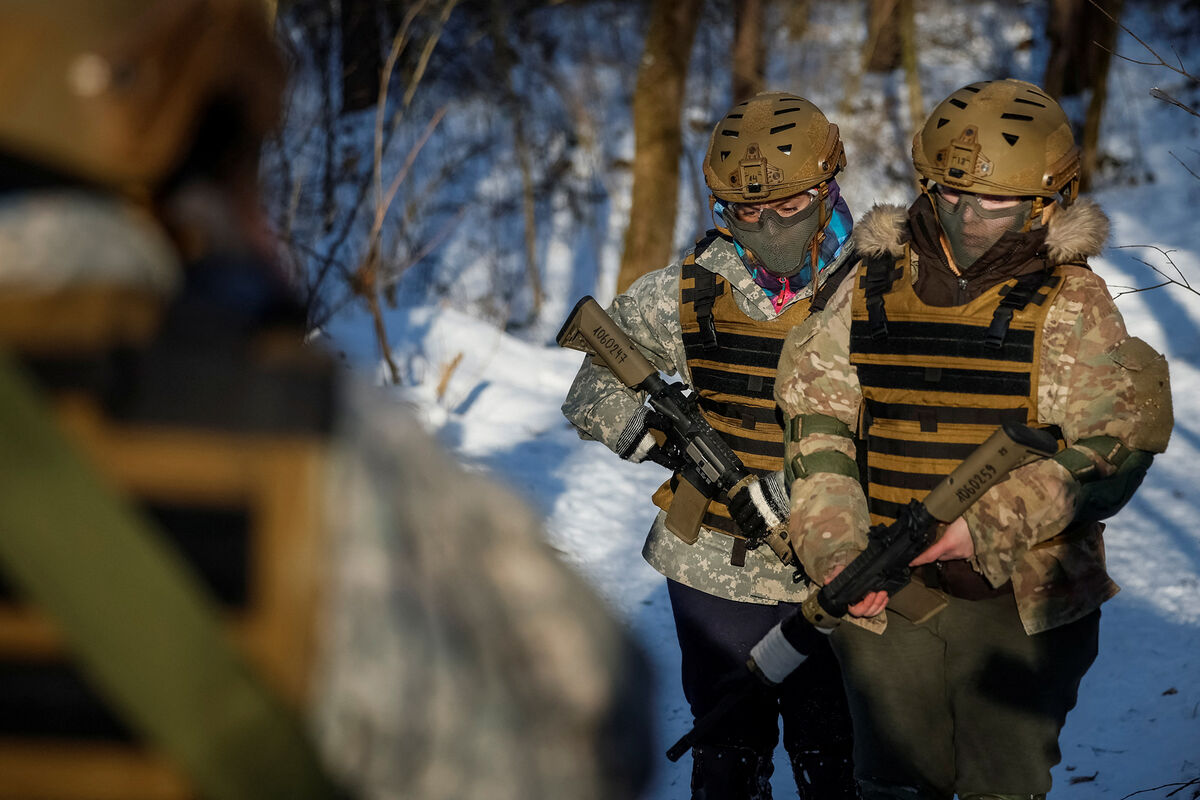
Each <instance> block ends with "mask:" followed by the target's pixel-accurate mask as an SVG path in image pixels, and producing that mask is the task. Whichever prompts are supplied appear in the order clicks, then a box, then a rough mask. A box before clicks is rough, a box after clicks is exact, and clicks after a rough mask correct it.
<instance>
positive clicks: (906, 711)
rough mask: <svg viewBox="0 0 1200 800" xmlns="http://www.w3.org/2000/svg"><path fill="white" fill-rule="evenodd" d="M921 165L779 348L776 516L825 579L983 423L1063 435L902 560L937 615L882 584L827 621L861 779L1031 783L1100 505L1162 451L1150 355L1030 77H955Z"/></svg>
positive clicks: (898, 792) (1091, 617)
mask: <svg viewBox="0 0 1200 800" xmlns="http://www.w3.org/2000/svg"><path fill="white" fill-rule="evenodd" d="M913 162H914V165H915V166H916V169H917V172H918V173H920V175H921V176H922V177H921V181H920V186H921V194H920V196H919V197H918V198H917V200H916V202H914V203H913V205H912V206H911V208H909V209H908V210H907V212H906V211H905V210H904V209H902V208H898V207H889V206H882V207H878V208H876V209H873V210H872V211H871V212H870V213H869V214H868V215H867V216H866V217H864V219H863V220H862V222H861V223H860V225H859V228H858V234H857V236H858V238H857V243H858V246H859V248H860V254H862V256H864V259H863V261H862V264H861V266H860V267H859V270H858V274H857V276H856V278H855V280H853V281H848V282H847V283H846V284H844V286H843V287H842V289H841V290H840V291H839V292H838V293H837V294H836V295H835V296H834V297H833V299H832V300H831V301H830V303H829V306H828V308H827V310H826V318H825V319H823V320H820V321H815V320H814V321H810V323H809V324H806V325H804V326H802V327H800V328H797V329H796V330H795V331H793V333H792V334H791V335H790V336H789V338H788V342H787V344H786V345H785V346H784V352H783V356H782V358H781V360H780V365H779V380H778V383H777V384H776V385H777V392H776V397H777V399H778V401H779V405H780V407H781V408H782V409H783V411H784V413H785V414H786V415H787V416H788V417H789V418H790V419H793V420H796V423H794V429H796V430H798V431H800V433H801V435H800V436H799V437H797V439H798V440H797V441H792V442H789V444H788V458H789V463H790V464H791V465H792V471H793V474H794V475H796V476H797V479H796V481H795V482H794V483H793V484H792V485H791V492H792V504H793V506H792V507H793V509H794V511H793V516H792V528H791V529H792V532H793V534H794V536H795V537H796V538H797V539H798V540H799V541H798V545H797V547H798V549H799V551H800V555H801V560H802V561H803V563H804V564H805V566H806V567H807V568H808V569H809V571H810V574H812V575H814V576H820V577H821V578H822V579H823V580H825V581H826V582H828V580H829V579H831V578H832V577H833V576H834V575H836V574H837V573H838V572H839V571H840V570H841V569H842V568H843V567H844V566H845V565H846V564H847V563H849V562H850V560H851V559H852V558H853V557H854V556H855V555H856V554H857V553H858V552H859V551H861V550H862V548H863V547H864V544H865V541H866V538H865V537H866V532H867V528H868V526H869V525H870V524H872V523H879V522H890V521H892V520H894V519H895V518H896V517H897V515H898V514H899V511H900V509H901V508H902V507H903V506H904V505H906V504H907V503H908V502H909V501H910V500H913V499H921V498H923V497H924V496H925V495H926V494H927V493H928V492H929V490H930V489H931V488H932V487H933V486H934V485H935V484H936V483H937V482H938V481H939V480H940V478H941V477H942V476H944V475H946V474H948V473H949V472H950V471H951V469H952V468H953V467H954V466H956V464H957V463H958V462H959V461H960V460H961V459H962V458H963V457H964V456H965V455H966V454H967V453H968V452H969V451H970V450H971V448H972V447H974V446H975V445H977V444H978V443H980V442H982V441H983V440H984V439H985V438H987V436H988V435H989V434H990V433H991V432H992V431H993V430H995V428H996V427H997V426H998V425H1000V424H1002V423H1005V422H1013V423H1023V424H1029V425H1034V426H1040V427H1044V428H1048V429H1049V430H1050V431H1052V432H1053V433H1055V434H1056V435H1057V436H1058V437H1059V439H1060V441H1061V448H1062V449H1061V450H1060V452H1059V453H1058V454H1057V455H1056V456H1054V457H1053V458H1052V459H1046V460H1043V461H1040V462H1035V463H1033V464H1029V465H1026V466H1024V467H1022V468H1020V469H1017V470H1015V471H1014V472H1013V473H1012V474H1011V475H1010V477H1009V478H1008V479H1007V480H1005V481H1003V482H1002V483H1000V484H997V485H996V486H995V487H994V488H992V489H991V490H990V491H988V493H987V494H985V495H984V496H983V498H982V499H981V500H980V501H979V502H977V503H976V504H975V505H973V506H972V507H971V509H970V510H969V511H968V512H967V513H966V514H964V515H963V517H960V518H959V519H958V520H955V521H954V522H953V523H951V524H950V525H948V526H946V528H945V530H944V532H943V534H942V536H941V538H940V539H939V540H938V541H937V542H936V543H935V544H934V545H933V546H931V547H930V548H929V549H928V550H926V552H925V553H923V554H921V555H920V556H919V557H918V558H917V559H916V560H914V562H913V564H914V565H918V569H917V570H916V573H917V576H918V577H919V578H920V579H921V580H923V581H924V583H925V584H926V585H927V586H929V587H931V588H934V589H937V590H940V591H941V592H943V593H944V594H945V595H946V598H945V599H946V602H947V604H948V605H946V607H945V608H944V609H943V610H942V611H941V612H940V613H937V614H935V615H934V616H932V617H931V618H929V619H928V620H927V621H924V622H919V623H914V622H912V621H910V620H909V619H906V618H905V616H904V615H903V610H902V609H897V608H894V607H893V606H892V605H888V606H887V608H886V612H885V613H882V614H881V613H880V612H882V611H884V607H885V604H887V603H888V600H889V598H888V597H887V595H886V594H882V593H874V594H872V595H868V596H867V597H866V598H864V599H863V600H862V601H861V602H860V603H858V604H857V605H856V606H853V607H851V614H853V615H857V616H858V617H859V619H860V623H862V624H859V625H841V626H839V627H838V628H837V630H836V631H835V632H834V633H833V640H834V647H835V649H836V650H837V652H838V657H839V659H840V660H841V663H842V668H843V671H844V674H845V677H846V685H847V692H848V694H849V699H850V706H851V711H852V713H853V716H854V730H855V754H854V755H855V764H856V774H857V776H858V778H859V780H860V783H861V786H862V788H863V795H864V797H866V798H871V799H872V800H880V799H882V798H904V799H905V800H919V799H921V798H926V799H928V800H933V799H935V798H936V799H937V800H948V799H949V798H950V797H951V796H953V795H954V794H956V793H957V795H958V796H959V797H960V798H962V799H963V800H968V799H970V800H984V798H987V800H1008V799H1013V800H1015V799H1016V798H1044V797H1045V796H1046V793H1047V792H1048V791H1049V789H1050V769H1051V767H1053V766H1054V765H1055V764H1056V763H1058V761H1059V760H1060V758H1061V755H1060V752H1059V748H1058V734H1059V731H1060V730H1061V728H1062V725H1063V722H1064V720H1065V719H1066V715H1067V712H1068V711H1069V710H1070V709H1071V708H1072V707H1073V706H1074V705H1075V700H1076V696H1077V692H1078V688H1079V682H1080V680H1081V679H1082V678H1083V675H1084V673H1085V672H1086V671H1087V670H1088V668H1089V667H1090V666H1091V663H1092V661H1093V659H1094V658H1095V656H1096V647H1097V633H1098V626H1099V621H1100V610H1099V607H1100V604H1101V603H1103V602H1104V601H1105V600H1107V599H1109V598H1110V597H1112V596H1113V595H1114V594H1115V593H1116V592H1117V586H1116V585H1115V584H1114V583H1113V582H1112V580H1110V579H1109V577H1108V574H1107V573H1106V571H1105V564H1104V544H1103V540H1102V538H1101V531H1102V529H1103V525H1101V524H1100V522H1099V521H1100V520H1101V519H1104V518H1105V517H1108V516H1111V515H1112V514H1114V513H1116V511H1117V510H1118V509H1119V508H1120V507H1121V506H1122V505H1123V504H1124V503H1125V502H1126V501H1128V500H1129V498H1130V496H1131V495H1132V494H1133V492H1134V490H1135V489H1136V488H1137V487H1138V485H1139V484H1140V483H1141V481H1142V478H1143V477H1144V475H1145V473H1146V470H1147V468H1148V467H1149V464H1150V461H1151V458H1152V454H1154V453H1159V452H1162V451H1163V450H1164V449H1165V448H1166V445H1167V439H1168V437H1169V435H1170V431H1171V425H1172V416H1171V400H1170V392H1169V389H1168V382H1167V366H1166V362H1165V361H1164V359H1163V357H1162V356H1161V355H1159V354H1158V353H1156V352H1155V351H1154V350H1153V349H1151V348H1150V346H1149V345H1147V344H1146V343H1145V342H1143V341H1142V340H1140V339H1137V338H1133V337H1131V336H1130V335H1129V334H1128V332H1127V331H1126V329H1125V324H1124V322H1123V321H1122V319H1121V315H1120V313H1119V312H1118V311H1117V309H1116V307H1115V306H1114V304H1113V301H1112V299H1111V297H1110V296H1109V293H1108V290H1107V287H1106V286H1105V283H1104V281H1103V280H1102V279H1101V278H1100V277H1099V276H1097V275H1096V274H1095V273H1093V272H1092V271H1091V269H1089V267H1088V265H1087V258H1088V257H1090V256H1095V255H1098V254H1099V253H1100V251H1101V248H1102V247H1103V245H1104V241H1105V239H1106V238H1107V236H1108V228H1109V225H1108V220H1107V219H1106V218H1105V216H1104V215H1103V214H1102V213H1101V211H1100V209H1099V208H1098V207H1096V206H1095V205H1094V204H1092V203H1090V202H1087V201H1081V202H1074V201H1075V190H1076V185H1077V182H1078V172H1079V149H1078V148H1077V147H1076V146H1075V142H1074V140H1073V138H1072V135H1071V129H1070V126H1069V124H1068V122H1067V118H1066V116H1065V115H1064V114H1063V112H1062V110H1061V109H1060V108H1059V106H1058V105H1057V104H1056V103H1055V102H1054V100H1052V99H1050V98H1049V97H1047V96H1046V94H1045V93H1044V92H1042V91H1041V90H1040V89H1038V87H1036V86H1034V85H1032V84H1029V83H1024V82H1021V81H1016V80H1011V79H1009V80H1001V81H988V82H983V83H975V84H972V85H970V86H966V87H964V88H962V89H960V90H958V91H956V92H954V93H953V94H952V95H950V97H948V98H947V99H946V100H945V101H944V102H942V103H941V104H940V105H939V106H938V107H937V108H936V109H934V111H933V113H932V114H931V115H930V117H929V120H928V121H927V122H926V123H925V126H924V127H923V128H922V129H921V131H920V132H919V133H918V134H917V136H916V138H915V140H914V142H913ZM856 458H857V463H856ZM864 465H865V469H864V468H863V467H864ZM860 481H861V483H860ZM864 487H865V490H866V491H865V496H864ZM870 617H874V619H870V620H868V619H867V618H870ZM866 623H870V625H867V624H866ZM868 627H870V628H871V629H868ZM880 630H882V633H880Z"/></svg>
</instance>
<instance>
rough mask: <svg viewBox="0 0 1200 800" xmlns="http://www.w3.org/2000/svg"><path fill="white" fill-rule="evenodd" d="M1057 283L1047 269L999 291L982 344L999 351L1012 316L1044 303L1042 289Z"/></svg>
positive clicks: (1026, 276) (1052, 273)
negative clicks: (998, 297) (1028, 307)
mask: <svg viewBox="0 0 1200 800" xmlns="http://www.w3.org/2000/svg"><path fill="white" fill-rule="evenodd" d="M1058 281H1059V277H1058V276H1057V275H1055V274H1054V270H1052V269H1048V270H1042V271H1041V272H1032V273H1030V274H1028V275H1022V276H1021V277H1020V278H1018V279H1017V282H1016V283H1014V284H1013V285H1011V286H1008V287H1006V288H1004V289H1001V290H1000V294H1001V295H1002V296H1001V298H1000V305H998V306H996V311H995V313H994V314H992V324H991V325H989V326H988V331H987V335H986V337H985V338H984V344H985V345H986V346H987V347H990V348H992V349H995V350H999V349H1000V347H1001V345H1003V344H1004V337H1005V336H1006V335H1008V326H1009V325H1011V324H1012V318H1013V314H1015V313H1016V312H1018V311H1021V310H1022V309H1024V308H1025V306H1027V305H1029V304H1030V303H1037V304H1038V305H1041V304H1042V303H1044V302H1045V301H1046V295H1045V294H1041V293H1040V292H1041V290H1042V288H1043V287H1047V286H1049V287H1053V286H1056V285H1057V284H1058Z"/></svg>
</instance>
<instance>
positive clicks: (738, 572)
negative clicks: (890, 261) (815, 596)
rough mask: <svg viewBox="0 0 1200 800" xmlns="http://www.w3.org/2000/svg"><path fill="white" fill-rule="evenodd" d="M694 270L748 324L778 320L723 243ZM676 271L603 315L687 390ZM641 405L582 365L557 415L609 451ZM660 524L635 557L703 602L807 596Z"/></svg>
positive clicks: (723, 546) (660, 273)
mask: <svg viewBox="0 0 1200 800" xmlns="http://www.w3.org/2000/svg"><path fill="white" fill-rule="evenodd" d="M696 263H697V264H698V265H700V266H701V267H703V268H704V269H707V270H709V271H710V272H714V273H716V274H718V275H720V276H722V277H723V278H725V280H727V281H728V282H729V284H730V286H731V287H732V290H733V293H734V298H735V300H736V302H737V306H738V308H739V309H740V310H741V311H742V312H743V313H745V314H746V316H747V317H749V318H750V319H752V320H756V321H761V322H769V321H770V320H773V319H775V317H777V316H778V315H779V314H778V312H776V310H775V308H774V306H773V304H772V302H771V299H770V298H769V297H768V296H767V294H766V292H764V291H763V289H762V287H760V286H758V285H757V284H756V283H754V281H753V280H751V277H750V273H749V272H748V271H747V269H746V267H745V265H744V264H743V263H742V260H741V258H740V257H739V256H738V253H737V251H736V249H735V248H734V246H733V245H732V244H731V243H730V242H729V241H728V240H726V239H724V238H718V239H716V240H715V241H714V242H713V243H712V244H711V245H710V246H709V247H708V248H707V249H705V250H704V252H703V253H701V255H700V256H699V257H698V258H697V259H696ZM681 264H682V261H680V262H676V263H674V264H671V265H670V266H668V267H664V268H663V269H660V270H656V271H654V272H651V273H649V274H647V275H643V276H642V277H641V278H639V279H638V280H637V281H635V282H634V283H633V285H632V286H630V287H629V290H628V291H626V292H625V293H624V294H622V295H619V296H617V298H616V299H614V300H613V302H612V305H610V306H609V309H608V312H609V314H610V315H611V316H612V318H613V320H614V321H615V322H616V323H617V325H619V326H620V327H621V329H622V330H623V331H625V333H627V334H628V335H629V338H630V339H631V340H632V341H633V342H634V344H636V345H637V346H638V348H639V349H640V350H641V351H642V352H643V353H644V354H645V355H646V357H647V358H648V359H649V360H650V362H651V363H652V364H654V366H656V367H658V368H659V370H661V371H662V372H664V373H667V374H668V375H678V376H679V379H680V380H682V381H683V382H684V383H686V384H690V383H691V375H690V373H689V372H688V366H687V357H686V354H685V353H684V347H683V332H682V330H681V328H680V322H679V281H680V271H681ZM839 264H840V262H837V261H835V262H834V263H833V264H830V265H829V266H827V267H826V268H825V270H824V271H823V274H826V275H828V274H830V273H831V272H832V271H833V270H834V269H836V268H837V266H839ZM809 294H811V287H808V288H806V289H805V290H804V291H803V292H801V293H799V294H798V295H797V299H800V298H804V297H808V296H809ZM793 302H794V301H793ZM644 399H645V398H644V397H642V396H638V394H637V393H635V392H633V391H631V390H629V389H627V388H626V387H625V386H624V385H623V384H622V383H621V382H620V381H618V380H617V378H616V377H615V376H614V375H613V374H612V373H611V372H610V371H609V370H608V369H607V368H605V367H602V366H596V365H595V364H593V363H592V362H591V360H590V359H585V360H584V362H583V366H582V367H581V368H580V370H579V373H578V374H577V375H576V376H575V382H574V383H573V384H572V385H571V389H570V391H569V392H568V394H567V399H566V402H565V403H563V407H562V410H563V414H564V415H565V416H566V418H567V419H568V420H570V421H571V423H572V424H574V425H575V427H576V428H577V429H578V431H579V435H580V436H581V437H583V438H585V439H594V440H597V441H599V442H602V443H603V444H604V445H606V446H607V447H608V448H609V449H612V450H615V449H616V444H617V441H618V439H619V438H620V436H621V433H622V431H624V429H625V426H626V424H627V423H628V422H629V420H630V418H631V417H632V416H633V414H634V413H635V412H636V411H637V410H638V409H639V408H640V407H641V406H642V403H643V401H644ZM664 477H665V476H664ZM665 520H666V514H665V513H659V515H658V516H657V518H656V519H655V520H654V524H653V525H652V527H651V529H650V533H649V535H648V536H647V537H646V544H645V547H644V548H643V550H642V555H643V556H644V557H645V559H646V561H647V562H649V564H650V565H651V566H652V567H654V568H655V569H656V570H658V571H659V572H660V573H662V574H663V575H665V576H666V577H668V578H670V579H672V580H675V581H678V582H680V583H682V584H684V585H686V586H690V587H692V588H695V589H699V590H701V591H704V592H708V593H709V594H713V595H716V596H719V597H724V598H727V599H730V600H737V601H741V602H747V603H776V602H779V601H787V602H800V601H802V600H803V599H804V598H805V597H806V596H807V594H808V589H807V587H806V585H804V584H797V583H795V582H794V581H793V580H792V574H793V570H791V569H789V568H787V567H784V566H783V565H782V564H781V563H780V562H779V560H778V558H777V557H776V556H775V554H774V553H772V552H771V550H770V549H769V548H767V547H760V548H758V549H755V550H751V551H749V552H747V554H746V564H745V566H743V567H736V566H733V565H732V564H730V563H729V560H730V551H731V548H732V544H733V540H732V539H731V538H730V537H729V536H726V535H725V534H723V533H720V532H717V531H712V530H709V529H707V528H701V529H700V538H699V539H698V540H697V541H696V542H695V544H692V545H687V544H685V543H684V542H683V541H682V540H680V539H679V538H678V537H676V536H675V535H674V534H672V533H671V532H670V531H668V530H667V528H666V525H665Z"/></svg>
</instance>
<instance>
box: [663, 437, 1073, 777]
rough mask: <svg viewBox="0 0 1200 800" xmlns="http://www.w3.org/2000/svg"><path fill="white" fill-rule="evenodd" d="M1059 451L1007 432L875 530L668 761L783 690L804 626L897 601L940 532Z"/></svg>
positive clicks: (798, 658) (762, 648) (799, 656)
mask: <svg viewBox="0 0 1200 800" xmlns="http://www.w3.org/2000/svg"><path fill="white" fill-rule="evenodd" d="M1056 449H1057V444H1056V442H1055V439H1054V437H1053V436H1051V435H1050V434H1049V433H1047V432H1046V431H1043V430H1038V429H1035V428H1029V427H1027V426H1025V425H1004V426H1003V427H1001V428H998V429H997V430H996V432H995V433H993V434H992V435H991V437H990V438H989V439H988V440H987V441H986V442H984V443H983V444H981V445H980V446H979V447H978V448H976V450H975V451H974V452H973V453H971V455H969V456H967V458H966V459H965V460H964V461H963V462H962V463H961V464H959V465H958V467H957V468H955V470H954V471H953V472H952V473H950V474H949V475H947V476H946V477H945V478H944V479H943V480H942V481H941V483H939V484H938V485H937V486H935V487H934V489H933V491H931V492H930V493H929V495H928V496H927V497H926V498H925V500H924V501H923V502H918V501H916V500H912V501H910V502H909V504H908V505H907V506H906V507H905V508H904V510H903V511H902V512H901V513H900V517H899V518H898V519H897V520H896V521H895V522H893V523H892V524H891V525H882V524H881V525H876V526H874V527H872V528H871V530H870V532H869V533H868V542H867V549H866V550H864V551H862V552H861V553H860V554H859V555H858V556H856V557H855V559H854V560H853V561H851V562H850V563H849V564H848V565H847V566H846V568H845V569H843V570H842V571H841V572H840V573H838V575H837V577H836V578H834V579H833V580H832V581H830V582H829V583H828V584H827V585H826V586H824V587H822V588H821V590H820V591H819V592H813V593H811V594H809V596H808V597H807V598H806V599H805V601H804V603H803V604H802V605H801V607H800V611H798V612H796V613H793V614H792V615H791V616H789V617H787V618H785V619H784V620H783V621H782V622H780V623H779V624H778V625H776V626H775V627H774V628H772V629H771V630H770V631H769V632H768V633H767V635H766V636H764V637H763V638H762V639H761V640H760V641H759V642H758V644H756V645H755V646H754V647H753V648H752V649H751V650H750V660H749V661H748V662H747V666H748V667H749V668H750V672H751V673H752V674H753V675H754V676H756V679H755V678H751V677H750V676H749V675H748V676H746V679H745V680H742V681H740V682H739V684H738V686H737V688H735V689H734V690H733V691H731V692H730V693H728V694H726V695H725V697H724V698H722V700H721V702H720V703H718V704H717V705H716V706H715V707H714V708H713V710H712V711H710V712H709V713H707V714H705V715H704V716H703V717H701V718H700V719H698V720H696V724H695V727H693V728H692V729H691V730H690V731H688V733H687V734H685V735H684V737H683V738H682V739H680V740H679V741H678V742H676V743H675V745H674V746H673V747H671V749H670V750H668V751H667V758H669V759H670V760H672V761H678V760H679V758H680V757H681V756H682V755H683V754H684V753H686V752H687V751H688V750H690V749H691V747H692V745H693V744H695V743H696V740H697V739H698V738H699V737H700V736H703V735H704V734H705V733H706V732H707V731H709V730H710V729H712V728H713V727H714V726H715V725H716V724H717V723H718V722H719V721H720V719H721V718H722V717H723V716H724V715H725V714H726V713H728V712H729V711H730V710H731V709H732V708H733V707H734V706H737V705H738V704H740V703H742V702H744V701H745V700H746V698H747V697H749V695H750V694H752V693H753V692H755V691H757V690H758V689H759V688H760V687H761V686H763V684H766V685H768V686H774V685H777V684H779V683H781V682H782V681H783V680H784V678H786V677H787V676H788V675H790V674H791V672H792V670H794V669H795V668H796V667H798V666H800V664H801V663H802V662H803V661H804V659H805V658H806V657H807V655H808V654H807V653H806V652H804V645H803V644H802V642H803V641H804V639H803V637H802V633H803V627H804V626H806V625H808V624H810V623H811V624H812V625H815V626H817V627H818V628H822V629H825V630H827V631H828V630H830V629H832V628H834V627H836V626H837V625H838V624H839V623H840V622H841V618H842V617H843V616H845V614H846V611H847V609H849V608H850V606H852V605H854V604H855V603H857V602H858V601H859V600H861V599H862V598H863V597H865V596H866V595H867V594H868V593H870V592H874V591H880V590H882V591H886V592H888V593H889V595H893V596H894V595H895V594H896V593H897V592H898V591H900V590H901V589H903V588H904V587H905V586H907V585H908V582H909V579H910V577H911V575H912V570H911V568H910V567H909V562H911V561H912V560H913V559H914V558H916V557H917V556H918V555H920V554H921V553H922V552H923V551H924V550H926V549H927V548H928V547H929V546H930V545H932V544H933V543H934V541H936V539H937V536H938V529H939V526H941V525H943V524H946V523H949V522H953V521H954V520H955V519H957V518H958V517H960V516H962V514H963V512H964V511H966V510H967V509H968V508H969V507H970V506H971V505H972V504H973V503H974V502H975V501H976V500H978V499H979V498H980V497H982V496H983V495H984V493H985V492H987V490H988V489H990V488H991V487H992V486H994V485H995V484H997V483H999V482H1000V481H1001V480H1003V479H1004V478H1005V476H1007V475H1008V472H1009V471H1010V470H1012V469H1014V468H1015V467H1018V466H1020V465H1021V464H1024V463H1027V462H1029V461H1032V460H1033V459H1034V458H1041V457H1045V456H1052V455H1054V452H1055V450H1056Z"/></svg>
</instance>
